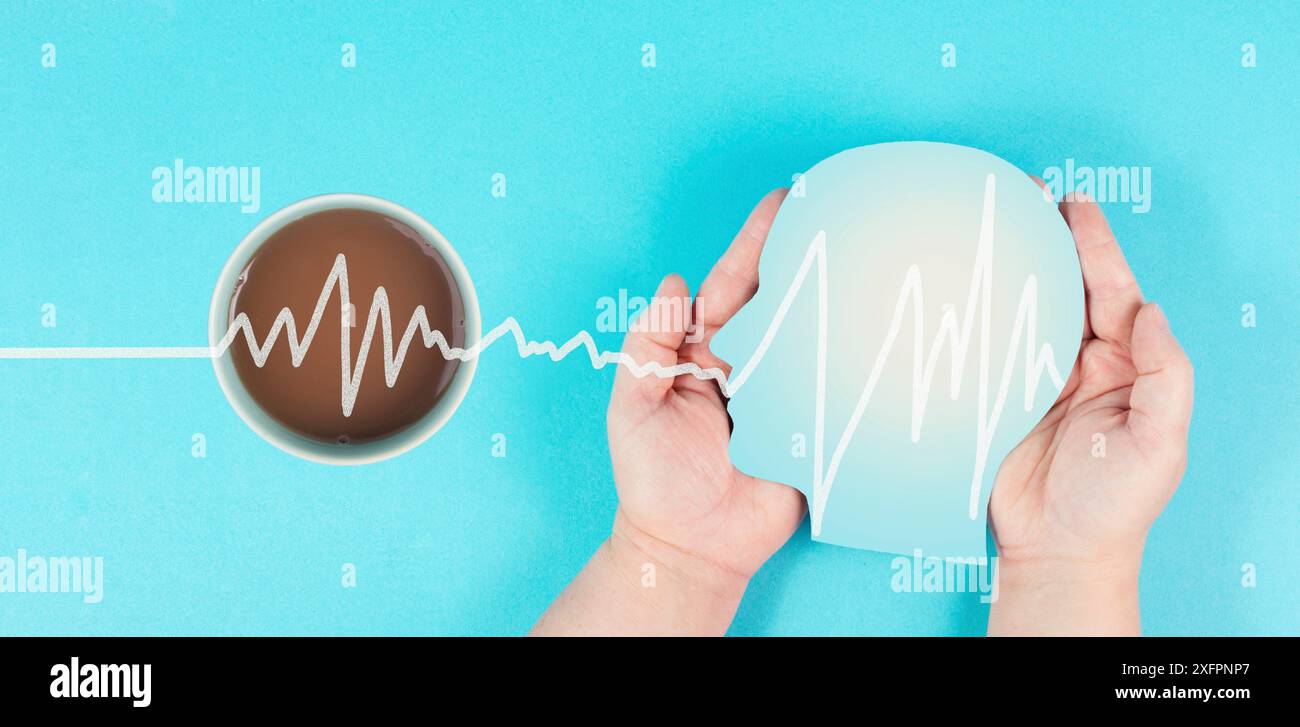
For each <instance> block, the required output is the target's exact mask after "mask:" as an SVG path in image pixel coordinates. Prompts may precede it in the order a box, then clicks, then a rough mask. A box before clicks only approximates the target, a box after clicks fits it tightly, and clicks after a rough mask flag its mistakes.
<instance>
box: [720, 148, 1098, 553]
mask: <svg viewBox="0 0 1300 727" xmlns="http://www.w3.org/2000/svg"><path fill="white" fill-rule="evenodd" d="M759 272H760V275H759V279H760V281H761V284H760V288H759V291H758V293H757V294H756V295H755V297H754V299H753V300H752V301H750V302H749V303H748V304H747V305H746V306H745V307H744V309H742V310H741V311H740V312H739V313H738V314H737V315H736V316H735V318H733V319H732V320H731V321H730V322H729V323H728V324H727V325H726V326H725V327H724V328H723V330H722V331H720V332H719V333H718V335H717V336H716V338H715V339H714V341H713V343H712V348H713V351H714V352H715V353H717V354H718V355H720V356H722V358H723V359H724V360H726V361H728V362H730V363H732V364H733V365H734V366H735V369H734V370H733V372H732V375H731V378H730V380H729V382H728V387H727V388H728V392H729V393H730V394H731V397H732V398H731V400H730V403H729V406H728V409H729V411H730V413H731V416H732V419H733V421H734V422H735V429H734V431H733V433H732V439H731V457H732V460H733V461H734V462H735V464H736V466H737V467H739V468H740V469H741V471H743V472H746V473H748V474H751V475H754V476H756V477H762V478H765V479H769V480H774V481H777V482H784V483H786V484H789V485H792V486H795V487H798V488H799V489H800V490H801V491H803V493H804V494H805V495H806V496H807V497H808V502H809V510H810V515H811V518H812V532H813V537H814V539H816V540H821V541H825V542H830V543H835V544H839V545H847V546H852V547H858V548H868V549H871V550H880V551H885V552H892V553H904V554H909V555H910V554H913V553H914V552H915V550H917V549H920V550H921V551H923V552H924V553H925V554H926V555H927V556H929V555H933V556H941V557H967V556H975V557H978V556H981V555H984V554H985V513H986V510H987V507H988V500H989V494H990V491H991V489H992V484H993V480H994V477H995V475H996V474H997V469H998V467H999V465H1000V464H1001V463H1002V460H1003V458H1004V457H1005V456H1006V455H1007V453H1008V452H1010V451H1011V449H1012V448H1013V447H1015V445H1016V444H1018V443H1019V442H1020V440H1021V439H1022V438H1023V437H1024V436H1025V434H1027V433H1028V432H1029V431H1030V429H1032V428H1033V426H1034V425H1035V424H1037V423H1038V421H1039V420H1040V419H1042V417H1043V415H1044V414H1046V412H1047V410H1048V409H1049V408H1051V406H1052V404H1053V403H1054V402H1055V401H1056V398H1057V396H1058V394H1059V393H1060V390H1061V389H1062V387H1063V386H1064V383H1065V379H1066V378H1067V377H1068V376H1069V374H1070V370H1071V368H1073V366H1074V361H1075V358H1076V356H1077V355H1078V352H1079V345H1080V339H1081V334H1082V331H1083V314H1084V296H1083V284H1082V276H1081V274H1080V270H1079V260H1078V256H1077V255H1076V253H1075V247H1074V242H1073V240H1072V238H1071V236H1070V231H1069V229H1068V228H1067V227H1066V225H1065V222H1064V220H1063V219H1062V218H1061V215H1060V212H1059V211H1058V210H1057V207H1056V204H1055V203H1054V202H1053V201H1052V200H1051V199H1050V197H1047V196H1045V195H1044V193H1043V192H1042V190H1040V189H1039V187H1038V186H1037V185H1036V184H1034V182H1033V180H1031V179H1030V178H1029V177H1028V176H1027V175H1026V174H1025V173H1024V172H1022V171H1020V170H1019V169H1017V168H1015V167H1014V166H1012V165H1011V164H1009V163H1007V162H1006V161H1003V160H1002V159H999V158H998V157H996V156H993V155H992V154H988V153H986V152H983V151H979V150H977V149H971V148H968V147H962V146H954V145H950V144H938V143H930V142H904V143H891V144H878V145H874V146H865V147H860V148H857V149H850V150H848V151H845V152H842V153H840V154H836V155H835V156H833V157H831V158H829V159H826V160H825V161H823V162H821V163H819V164H817V165H816V166H815V167H813V168H812V169H811V170H809V171H808V172H807V174H805V175H804V176H803V177H802V179H801V180H800V181H799V182H798V183H797V184H796V185H795V186H794V188H793V190H792V192H791V194H790V195H789V196H788V197H787V198H786V200H785V202H784V203H783V204H782V206H781V209H780V212H779V213H778V214H777V216H776V220H775V222H774V223H773V226H772V230H771V233H770V234H769V236H768V239H767V243H766V246H765V247H764V249H763V255H762V259H761V263H760V269H759ZM819 361H820V365H819Z"/></svg>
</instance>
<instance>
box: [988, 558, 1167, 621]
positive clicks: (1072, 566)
mask: <svg viewBox="0 0 1300 727" xmlns="http://www.w3.org/2000/svg"><path fill="white" fill-rule="evenodd" d="M1141 564H1142V554H1141V549H1140V548H1139V549H1137V550H1136V551H1135V552H1125V553H1124V554H1122V555H1119V554H1117V555H1114V556H1108V557H1104V558H1083V559H1080V558H1069V557H1037V558H1018V557H1014V556H1012V557H1008V556H1001V557H999V559H998V574H997V579H998V595H997V600H996V601H994V603H993V606H992V607H991V609H990V611H989V635H1044V636H1045V635H1059V636H1088V635H1091V636H1100V635H1113V636H1115V635H1138V634H1139V633H1140V631H1141V618H1140V612H1139V608H1138V574H1139V571H1140V569H1141Z"/></svg>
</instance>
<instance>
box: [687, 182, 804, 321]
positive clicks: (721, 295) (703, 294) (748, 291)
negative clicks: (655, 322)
mask: <svg viewBox="0 0 1300 727" xmlns="http://www.w3.org/2000/svg"><path fill="white" fill-rule="evenodd" d="M788 191H789V190H787V189H774V190H772V191H771V192H768V193H767V196H765V197H763V199H762V200H761V201H760V202H759V203H758V205H757V206H756V207H754V210H753V211H752V212H750V213H749V219H747V220H745V224H744V225H743V226H741V228H740V232H739V233H737V234H736V239H734V240H732V242H731V246H730V247H728V248H727V251H726V252H724V253H723V254H722V257H721V258H719V259H718V262H717V263H716V264H715V265H714V266H713V269H712V270H710V271H709V275H708V277H706V278H705V279H704V282H703V283H702V284H701V285H700V289H699V292H698V294H697V295H696V296H695V322H696V323H697V324H699V325H702V326H703V327H704V329H705V336H706V337H707V336H709V334H710V332H711V331H716V330H717V329H718V328H720V327H721V326H722V325H723V324H725V323H726V322H727V321H729V320H731V317H732V316H734V315H736V311H738V310H740V308H741V306H743V305H745V304H746V303H748V302H749V299H750V298H753V297H754V292H755V291H757V290H758V259H759V255H760V254H761V253H762V252H763V244H764V243H765V242H766V241H767V233H768V232H769V231H770V230H771V229H772V220H773V219H775V218H776V211H777V210H778V209H780V207H781V202H782V201H783V200H784V199H785V195H786V193H787V192H788Z"/></svg>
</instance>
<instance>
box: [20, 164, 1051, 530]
mask: <svg viewBox="0 0 1300 727" xmlns="http://www.w3.org/2000/svg"><path fill="white" fill-rule="evenodd" d="M995 198H996V179H995V177H994V175H992V174H990V175H988V177H987V178H986V179H985V186H984V205H983V211H982V214H981V219H980V232H979V244H978V248H977V250H976V254H975V267H974V270H973V272H972V274H971V283H970V290H969V292H968V295H967V301H966V308H965V313H964V315H963V318H962V320H961V322H960V323H958V320H957V315H956V313H955V312H954V310H953V308H952V307H951V306H947V307H945V309H944V312H943V315H942V317H941V320H940V324H939V330H938V332H937V334H936V335H935V338H934V340H933V341H932V344H931V349H930V351H929V355H928V357H927V356H926V355H925V348H924V340H923V337H924V306H923V294H922V283H921V272H920V269H919V267H918V266H916V265H912V266H911V267H909V268H908V270H907V274H906V277H905V279H904V282H903V286H902V288H901V289H900V290H899V294H898V299H897V302H896V303H895V306H894V313H893V317H892V319H891V321H890V324H889V331H888V334H887V335H886V338H885V340H884V342H883V343H882V345H881V348H880V351H879V353H878V354H877V356H876V359H875V362H874V364H873V366H872V368H871V370H870V372H869V374H868V376H867V379H866V383H865V384H864V386H863V389H862V391H861V393H860V394H859V396H858V399H857V403H856V405H855V407H854V409H853V413H852V415H851V416H850V417H849V421H848V423H847V425H846V426H845V428H844V430H843V432H842V433H841V434H840V438H839V440H838V441H837V442H836V445H835V449H834V451H833V452H832V454H831V459H830V465H829V467H824V466H823V465H824V461H825V428H826V421H825V420H826V368H827V363H826V359H827V348H828V344H829V341H828V335H829V334H828V307H829V304H828V285H827V251H826V233H825V231H820V232H818V233H817V235H816V236H815V237H814V238H813V240H812V242H811V243H810V244H809V246H808V249H807V252H806V253H805V254H804V259H803V262H802V263H801V264H800V266H799V269H798V270H797V271H796V273H795V275H794V278H793V280H792V281H791V283H790V286H789V287H788V288H787V289H786V292H785V294H784V296H783V297H782V300H781V303H780V305H779V306H778V308H777V311H776V313H775V314H774V315H773V317H772V320H771V321H770V322H769V324H768V327H767V329H766V331H765V332H764V334H763V337H762V339H761V340H760V341H759V344H758V347H757V348H756V349H755V350H754V353H753V354H752V355H751V356H750V358H749V360H748V361H746V362H745V364H744V365H743V366H741V367H740V368H739V369H738V370H737V372H736V373H735V375H734V376H733V377H732V379H731V380H730V381H728V380H727V377H726V374H725V373H724V372H723V371H722V370H721V369H720V368H716V367H710V368H703V367H700V366H699V365H697V364H695V363H691V362H687V363H680V364H676V365H673V366H663V365H661V364H659V363H658V362H655V361H651V362H649V363H645V364H642V363H640V362H638V361H636V360H635V359H633V358H632V357H631V356H629V355H627V354H626V353H623V352H621V351H601V350H600V348H599V347H598V346H597V345H596V342H595V340H593V339H592V337H591V334H590V333H588V332H587V331H579V332H578V333H577V334H575V335H574V336H573V337H572V338H570V339H569V340H568V341H566V342H565V343H564V344H562V345H559V346H557V345H556V344H555V343H554V342H552V341H540V342H539V341H530V340H528V338H527V337H526V336H525V335H524V332H523V329H522V328H521V327H520V325H519V322H518V321H516V320H515V318H514V317H513V316H509V317H507V318H506V319H505V320H503V321H502V322H501V323H500V324H498V325H497V326H496V327H495V328H493V329H492V330H490V331H488V332H487V334H485V335H484V336H482V337H481V338H480V339H479V340H478V341H477V342H475V343H474V344H473V345H471V346H469V347H468V348H461V347H456V346H452V345H450V344H449V343H448V341H447V339H446V337H445V336H444V335H443V333H442V332H441V331H438V330H434V329H433V328H432V326H431V325H430V324H429V319H428V316H427V315H426V313H425V309H424V306H423V305H419V306H416V308H415V311H414V312H413V313H412V315H411V319H410V321H409V322H408V324H407V326H406V330H405V331H404V332H403V334H402V337H401V339H400V340H399V342H398V344H397V349H396V351H394V349H393V325H392V311H391V309H390V306H389V304H388V293H387V291H386V290H385V289H384V288H383V286H379V287H378V288H376V289H375V294H374V298H373V300H372V301H371V306H370V312H369V315H368V316H367V320H366V327H365V330H364V332H363V334H362V339H361V345H360V350H359V352H358V354H357V358H356V363H355V370H354V368H353V366H354V364H353V361H352V358H351V356H350V355H349V352H350V350H351V346H350V344H351V335H352V330H351V329H352V326H351V323H350V321H349V316H348V315H346V312H347V311H349V310H350V309H351V296H350V291H349V286H348V275H347V259H346V258H345V257H344V255H343V254H341V253H340V254H339V255H338V256H337V257H336V258H335V260H334V265H333V267H332V268H331V269H330V273H329V276H328V277H327V278H326V280H325V284H324V286H322V288H321V293H320V297H319V298H318V299H317V301H316V306H315V308H314V309H313V311H312V316H311V319H310V320H309V321H308V324H307V329H306V331H305V332H304V334H303V336H302V337H301V338H299V336H298V331H297V323H296V321H295V320H294V316H293V313H292V312H291V311H290V310H289V308H288V307H287V306H286V307H285V308H283V309H281V311H280V313H279V315H277V316H276V318H275V321H274V323H273V324H272V326H271V329H270V330H269V331H268V332H267V335H266V337H265V338H264V339H263V340H262V343H260V344H259V343H258V342H257V336H256V334H255V332H254V331H253V326H252V323H251V321H250V320H249V318H248V315H247V314H246V313H242V312H241V313H240V314H239V315H238V316H236V317H235V320H234V321H232V322H231V324H230V327H229V328H228V329H227V331H226V333H225V335H224V336H222V338H221V340H220V341H219V342H218V343H217V345H215V346H188V347H157V346H155V347H28V348H15V347H11V348H0V359H58V358H61V359H90V358H126V359H129V358H140V359H144V358H217V357H220V356H221V355H222V354H224V353H225V351H226V350H227V349H229V347H230V346H231V345H232V344H233V343H234V341H235V339H236V338H237V337H238V336H239V334H240V333H243V335H244V338H245V340H246V341H247V343H248V347H249V352H250V354H251V355H252V357H253V362H254V363H255V364H256V365H257V366H259V367H260V366H263V365H265V363H266V361H267V359H268V358H269V356H270V354H271V351H272V349H273V348H274V346H275V343H276V341H277V340H278V339H279V336H280V334H281V332H284V333H285V335H286V336H287V338H288V346H289V350H290V356H291V361H292V364H293V365H294V366H295V367H296V366H299V365H300V364H301V363H302V361H303V359H304V357H305V356H306V355H307V351H308V350H309V349H310V347H311V342H312V340H313V339H314V338H315V335H316V330H317V328H318V327H319V326H320V322H321V319H322V318H323V317H324V314H325V310H326V306H327V305H328V303H329V299H330V296H331V293H332V292H333V291H334V289H335V288H336V287H337V288H338V291H339V304H340V309H341V310H342V311H343V312H344V315H341V316H340V336H341V342H340V354H341V355H340V359H341V364H342V376H341V404H342V408H343V415H344V416H350V415H351V413H352V410H353V408H354V407H355V404H356V398H357V394H358V391H359V390H360V387H361V377H362V374H363V372H364V370H365V365H366V361H367V359H368V358H369V352H370V347H371V345H372V344H373V342H374V335H375V331H376V328H377V327H381V331H380V332H381V337H382V339H383V351H384V356H383V361H384V381H385V383H386V384H387V385H388V386H389V387H390V388H391V387H392V386H394V385H395V384H396V382H397V377H398V374H399V372H400V371H401V368H402V364H403V362H404V361H405V359H406V354H407V352H408V350H409V348H410V345H411V342H412V341H413V340H414V339H415V336H416V334H417V333H418V334H419V335H420V337H421V342H422V343H423V345H424V346H425V348H432V347H434V346H437V347H438V350H439V352H440V353H441V354H442V356H443V358H445V359H447V360H452V359H456V360H459V361H469V360H471V359H474V358H477V357H478V356H479V355H480V354H482V352H483V351H485V350H487V349H488V348H489V347H490V346H491V345H492V344H493V343H495V342H496V341H497V340H499V339H501V338H503V337H505V336H507V335H509V336H511V337H512V338H513V339H514V342H515V348H516V350H517V351H518V353H519V356H520V357H521V358H527V357H530V356H540V355H546V356H548V357H549V358H550V359H551V360H552V361H560V360H562V359H564V358H565V357H567V356H568V355H569V354H570V353H572V352H573V351H575V350H577V349H578V348H582V349H583V350H584V351H585V352H586V353H587V357H588V358H589V359H590V362H591V365H592V367H593V368H595V369H602V368H604V367H605V366H606V365H608V364H611V363H612V364H616V365H619V366H624V367H626V368H627V369H628V370H629V371H630V372H631V373H632V374H633V375H634V376H636V377H638V378H643V377H645V376H650V375H654V376H657V377H660V378H674V377H677V376H684V375H689V376H694V377H695V378H697V379H701V380H710V381H716V382H717V383H718V386H719V388H720V389H721V391H722V393H723V395H724V396H726V397H728V398H730V397H734V396H735V395H736V393H737V392H739V391H740V389H741V388H742V387H743V386H744V385H745V382H746V381H748V379H749V377H750V375H751V374H753V372H754V370H755V369H756V368H757V367H758V365H759V363H760V362H761V361H762V360H763V358H764V356H766V354H767V352H768V350H769V349H770V348H771V346H772V343H773V342H774V341H775V339H776V335H777V333H778V331H779V330H780V328H781V325H782V323H783V322H784V321H785V318H786V315H787V314H788V313H789V310H790V307H791V306H792V305H793V303H794V301H795V299H796V298H797V297H798V295H799V292H800V291H801V290H802V289H803V287H804V284H805V282H806V280H807V277H808V275H809V274H810V272H811V271H812V269H813V266H814V265H816V269H817V351H816V354H817V370H816V388H815V397H816V398H815V402H814V406H815V410H814V417H815V418H816V422H815V435H814V445H813V452H814V454H813V459H814V463H813V467H814V471H813V486H812V495H813V496H812V503H811V508H810V509H811V511H812V530H813V534H814V535H818V534H820V532H821V525H822V518H823V515H824V514H825V508H826V503H827V500H828V498H829V497H830V493H831V488H832V486H833V484H834V482H835V478H836V475H837V474H838V472H839V468H840V464H841V463H842V461H843V458H844V456H845V454H846V453H847V450H848V446H849V443H850V442H851V441H852V439H853V435H854V434H855V432H856V431H857V428H858V426H859V425H860V424H861V421H862V418H863V416H864V414H865V412H866V408H867V405H868V403H869V402H870V400H871V397H872V394H873V393H874V392H875V389H876V385H877V384H878V383H879V381H880V377H881V375H882V373H883V371H884V366H885V363H886V362H887V361H888V360H889V356H890V353H891V352H892V351H893V347H894V343H895V341H896V340H897V338H898V336H899V334H900V332H901V329H902V325H903V320H904V317H905V315H906V311H907V305H908V303H909V302H910V303H912V308H913V315H914V325H913V330H914V334H915V335H914V345H913V357H912V364H913V365H912V441H914V442H915V441H919V439H920V434H921V425H922V421H923V419H924V414H925V410H926V407H927V403H928V401H929V395H930V389H931V384H932V382H933V379H934V374H935V371H936V367H937V365H938V361H939V355H940V354H941V352H942V350H943V348H944V346H945V344H946V343H949V342H950V343H951V345H952V356H951V361H950V363H951V376H950V382H949V383H950V389H949V393H950V396H951V398H952V399H956V398H957V397H958V396H959V395H960V392H961V382H962V374H963V372H964V370H965V360H966V355H967V351H968V349H969V345H970V338H971V335H972V333H973V328H974V313H975V309H976V308H977V307H978V308H979V309H980V349H979V356H980V358H979V420H978V428H977V431H976V453H975V465H974V468H973V472H972V475H971V486H970V500H969V517H970V519H972V520H974V519H975V518H976V516H977V514H978V505H979V499H980V492H981V487H982V480H983V474H984V470H985V469H986V467H987V461H988V454H989V449H990V448H991V446H992V441H993V435H994V433H995V432H996V429H997V424H998V420H999V418H1000V417H1001V414H1002V411H1003V409H1004V407H1005V404H1006V399H1007V395H1008V392H1009V388H1010V383H1011V374H1012V370H1013V368H1014V366H1015V362H1016V358H1017V356H1016V349H1017V345H1018V344H1019V342H1020V338H1021V336H1022V334H1023V335H1024V338H1025V402H1024V403H1025V410H1026V411H1028V410H1030V409H1032V408H1033V401H1034V396H1035V394H1036V392H1037V389H1038V385H1039V383H1040V382H1041V380H1042V376H1043V374H1044V373H1046V374H1047V375H1048V376H1049V377H1050V378H1051V379H1052V382H1053V383H1054V384H1055V386H1056V388H1057V390H1058V391H1059V390H1060V389H1061V388H1062V387H1064V381H1063V379H1062V378H1061V374H1060V372H1059V370H1058V369H1057V367H1056V361H1055V357H1054V356H1053V352H1052V346H1051V344H1050V343H1044V344H1043V345H1042V347H1041V348H1036V347H1035V343H1036V340H1037V339H1036V328H1037V301H1038V282H1037V278H1036V276H1034V275H1032V274H1031V275H1029V276H1028V277H1027V278H1026V279H1025V284H1024V287H1023V288H1022V290H1021V295H1020V303H1019V306H1018V308H1017V312H1016V321H1015V325H1014V327H1013V329H1012V332H1011V339H1010V343H1009V345H1008V351H1007V356H1006V359H1005V362H1004V364H1003V369H1002V375H1001V377H1000V380H999V382H998V388H997V393H996V396H995V398H994V401H993V404H992V407H991V411H990V407H989V402H988V394H989V392H988V385H989V366H990V364H989V335H990V331H991V309H992V306H991V292H992V276H993V263H992V261H993V225H994V220H995V213H994V210H995ZM977 301H978V303H977ZM923 361H924V365H922V362H923Z"/></svg>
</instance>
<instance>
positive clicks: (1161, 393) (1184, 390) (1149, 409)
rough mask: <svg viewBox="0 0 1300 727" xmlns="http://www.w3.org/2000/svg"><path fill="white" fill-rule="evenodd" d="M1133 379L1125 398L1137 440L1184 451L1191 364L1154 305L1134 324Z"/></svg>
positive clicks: (1145, 307) (1190, 398)
mask: <svg viewBox="0 0 1300 727" xmlns="http://www.w3.org/2000/svg"><path fill="white" fill-rule="evenodd" d="M1131 353H1132V356H1133V366H1134V367H1135V368H1136V369H1137V373H1138V375H1137V380H1135V381H1134V382H1133V391H1132V393H1131V394H1130V400H1129V418H1128V426H1129V429H1130V431H1132V432H1133V434H1134V436H1136V437H1137V438H1138V439H1139V441H1142V442H1144V443H1146V444H1149V445H1151V446H1155V447H1157V448H1161V447H1172V448H1182V447H1184V446H1186V443H1187V428H1188V425H1189V424H1190V422H1191V418H1192V389H1193V375H1192V362H1191V361H1190V360H1189V359H1188V358H1187V354H1185V353H1183V348H1182V346H1180V345H1178V339H1176V338H1174V334H1173V332H1172V331H1171V330H1170V329H1169V319H1167V318H1166V317H1165V313H1164V311H1163V310H1161V309H1160V306H1159V305H1156V304H1155V303H1148V304H1146V305H1144V306H1142V310H1141V311H1140V312H1139V313H1138V314H1137V320H1136V321H1135V323H1134V325H1133V343H1132V352H1131Z"/></svg>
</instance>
